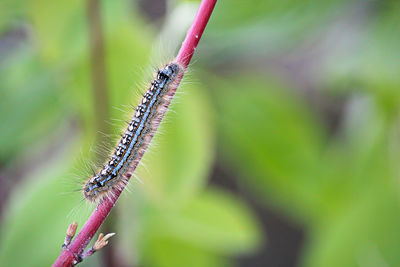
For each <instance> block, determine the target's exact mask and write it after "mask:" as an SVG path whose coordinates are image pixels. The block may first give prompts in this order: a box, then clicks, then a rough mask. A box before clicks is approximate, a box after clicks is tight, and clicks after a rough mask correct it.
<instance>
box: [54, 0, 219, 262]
mask: <svg viewBox="0 0 400 267" xmlns="http://www.w3.org/2000/svg"><path fill="white" fill-rule="evenodd" d="M216 2H217V0H202V2H201V3H200V7H199V10H198V11H197V14H196V16H195V18H194V20H193V23H192V26H191V27H190V29H189V31H188V32H187V34H186V37H185V40H184V41H183V43H182V46H181V49H180V50H179V52H178V55H177V57H176V61H177V62H178V63H180V64H181V65H182V66H183V67H184V68H185V69H186V68H187V66H188V65H189V63H190V60H191V58H192V56H193V53H194V51H195V50H196V47H197V44H198V43H199V41H200V38H201V36H202V34H203V31H204V29H205V27H206V25H207V22H208V20H209V18H210V16H211V13H212V11H213V9H214V6H215V4H216ZM178 82H180V81H178ZM136 167H137V163H136V165H135V166H131V169H132V170H134V169H135V168H136ZM121 192H122V190H116V191H115V194H114V196H113V197H111V198H105V199H104V201H102V202H101V203H100V204H99V205H98V206H97V207H96V209H95V210H94V211H93V213H92V214H91V215H90V217H89V219H88V220H87V221H86V223H85V224H84V226H83V227H82V229H81V231H80V232H79V234H78V235H77V236H76V237H75V238H74V239H73V241H72V243H71V244H70V245H69V246H68V248H67V249H63V250H62V251H61V253H60V255H59V257H58V258H57V259H56V261H55V262H54V264H53V266H57V267H58V266H73V265H75V264H77V263H78V262H79V257H80V255H82V253H83V251H84V249H85V248H86V246H87V245H88V244H89V242H90V240H92V238H93V236H94V235H95V234H96V232H97V230H98V229H99V227H100V226H101V224H102V223H103V222H104V220H105V219H106V217H107V215H108V214H109V213H110V212H111V209H112V208H113V207H114V205H115V203H116V201H117V200H118V198H119V196H120V194H121Z"/></svg>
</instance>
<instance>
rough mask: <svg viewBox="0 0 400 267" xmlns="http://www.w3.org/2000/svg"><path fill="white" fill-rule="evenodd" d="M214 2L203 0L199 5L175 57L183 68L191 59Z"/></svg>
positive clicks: (213, 0)
mask: <svg viewBox="0 0 400 267" xmlns="http://www.w3.org/2000/svg"><path fill="white" fill-rule="evenodd" d="M216 2H217V0H203V1H201V3H200V7H199V10H198V11H197V14H196V17H195V18H194V20H193V23H192V26H191V27H190V29H189V30H188V32H187V34H186V38H185V40H184V41H183V43H182V46H181V49H180V50H179V52H178V55H177V56H176V61H177V62H178V63H180V64H182V66H183V67H185V68H187V66H188V65H189V62H190V60H191V59H192V56H193V54H194V51H195V50H196V47H197V44H198V43H199V41H200V38H201V36H202V35H203V32H204V29H205V28H206V25H207V22H208V20H209V19H210V16H211V13H212V11H213V9H214V6H215V3H216Z"/></svg>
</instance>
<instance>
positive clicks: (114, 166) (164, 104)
mask: <svg viewBox="0 0 400 267" xmlns="http://www.w3.org/2000/svg"><path fill="white" fill-rule="evenodd" d="M183 72H184V68H183V67H182V66H180V65H179V64H178V63H176V62H171V63H168V64H166V65H165V66H164V67H163V68H162V69H160V70H159V71H158V72H157V74H156V76H155V78H154V79H153V81H152V82H151V83H150V86H149V88H148V90H147V91H146V93H145V94H144V96H143V98H142V99H141V101H140V103H139V104H138V106H137V108H136V110H135V113H134V114H133V117H132V119H131V121H130V122H129V124H128V127H127V128H126V130H125V132H124V134H123V135H122V136H121V139H120V140H119V142H118V145H117V147H116V148H115V150H114V152H113V154H112V155H111V157H110V159H109V161H108V162H107V163H106V164H105V165H104V166H103V168H102V169H101V170H100V171H99V172H98V173H95V174H94V175H93V176H92V177H91V178H90V179H89V180H88V181H87V182H86V183H85V184H84V186H83V190H82V191H83V196H84V197H85V199H86V200H88V201H89V202H100V201H101V200H103V199H104V198H106V197H111V196H112V195H113V192H115V190H116V189H122V188H123V187H124V186H125V185H126V184H127V183H128V181H129V178H130V177H131V175H132V172H133V171H134V170H135V168H136V166H137V164H138V163H139V160H140V159H141V157H142V156H143V154H144V152H145V150H146V148H147V146H148V145H149V143H150V141H151V139H152V137H153V135H154V133H155V131H156V130H157V128H158V126H159V125H160V122H161V120H162V118H163V116H164V114H165V112H166V109H167V108H168V106H169V104H170V102H171V100H172V97H173V96H174V94H175V91H176V89H177V87H178V85H179V82H180V80H181V78H182V76H183Z"/></svg>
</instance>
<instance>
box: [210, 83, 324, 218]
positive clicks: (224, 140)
mask: <svg viewBox="0 0 400 267" xmlns="http://www.w3.org/2000/svg"><path fill="white" fill-rule="evenodd" d="M212 87H213V88H215V89H213V91H215V92H216V93H215V98H214V99H215V101H216V104H217V106H218V122H219V130H220V136H219V140H220V143H221V146H220V151H221V153H223V156H224V158H225V159H226V163H227V164H229V165H231V166H232V168H234V169H235V170H237V171H238V172H239V176H240V177H241V180H242V181H243V183H248V184H250V185H251V186H252V187H253V188H254V189H256V191H258V192H260V193H261V192H262V197H266V199H269V200H273V202H275V203H281V204H282V205H283V206H284V207H285V209H289V210H291V212H293V213H295V214H296V213H299V215H300V216H301V217H303V218H307V216H306V215H305V214H303V213H305V212H311V210H312V209H313V206H314V205H315V202H316V201H318V198H319V196H318V195H317V193H316V191H315V187H316V186H318V183H315V179H314V177H313V176H312V175H311V174H312V172H313V171H316V166H317V164H318V162H319V159H320V155H321V152H322V147H323V143H324V139H325V137H324V133H323V130H322V129H321V128H320V125H319V124H318V119H317V118H316V117H314V116H313V115H312V114H311V113H310V111H309V110H308V109H307V108H306V106H305V103H304V102H303V101H302V100H301V99H300V98H299V97H298V96H296V95H294V94H293V93H290V92H289V91H288V90H287V89H286V88H285V86H284V85H282V84H279V83H277V82H273V81H272V80H268V79H263V78H261V77H260V76H247V77H246V76H244V77H241V78H237V79H236V78H233V77H230V78H229V79H226V80H225V81H221V80H214V81H213V84H212ZM309 215H310V214H309Z"/></svg>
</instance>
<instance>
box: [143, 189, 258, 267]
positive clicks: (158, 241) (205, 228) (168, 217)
mask: <svg viewBox="0 0 400 267" xmlns="http://www.w3.org/2000/svg"><path fill="white" fill-rule="evenodd" d="M148 215H149V216H148V219H147V220H148V221H147V223H146V226H145V229H146V230H145V231H144V232H143V235H142V237H141V239H142V242H143V244H144V248H143V249H144V254H143V255H144V256H145V258H144V259H143V261H144V262H148V261H150V262H152V256H154V253H153V252H154V250H157V251H159V252H160V253H161V251H163V250H164V249H166V250H170V251H172V252H173V255H172V256H174V258H171V260H172V261H174V260H176V259H175V258H181V260H186V264H183V265H187V264H189V263H190V262H192V259H190V258H188V257H186V256H184V255H183V253H185V251H189V253H190V254H194V255H200V256H204V253H206V252H207V253H208V254H209V256H208V257H210V256H215V255H238V254H242V253H249V252H252V251H254V249H255V248H256V247H258V245H259V244H260V241H261V236H262V235H261V233H260V230H259V227H258V225H257V223H256V220H255V218H254V215H253V214H252V213H251V212H250V210H249V209H248V208H247V207H246V205H244V203H242V202H241V201H240V200H237V199H236V198H234V197H233V195H230V194H228V193H227V192H224V191H222V190H218V189H208V190H206V191H205V192H203V193H201V194H199V195H198V196H197V197H196V198H194V199H192V200H191V201H189V202H188V203H187V204H186V205H184V206H183V207H182V208H181V209H179V208H177V209H173V208H170V209H169V210H166V209H157V210H154V211H153V212H151V213H148ZM171 243H172V244H177V248H167V247H165V248H163V246H164V245H165V246H169V245H171ZM181 247H186V249H183V250H182V251H181V252H178V251H179V250H175V249H179V248H181ZM150 255H151V256H150ZM161 257H162V256H161ZM162 259H164V257H162ZM167 262H168V261H167ZM161 266H163V265H161Z"/></svg>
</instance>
